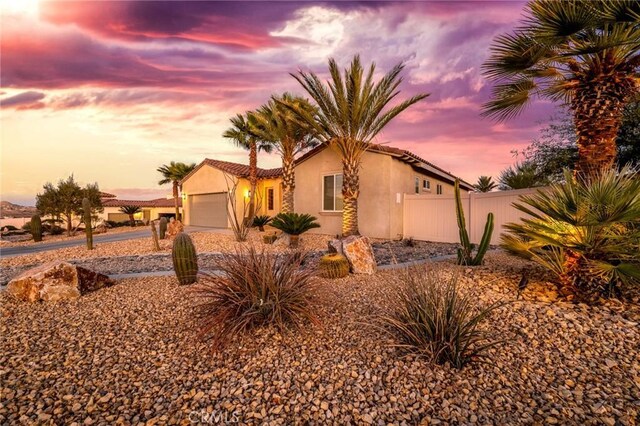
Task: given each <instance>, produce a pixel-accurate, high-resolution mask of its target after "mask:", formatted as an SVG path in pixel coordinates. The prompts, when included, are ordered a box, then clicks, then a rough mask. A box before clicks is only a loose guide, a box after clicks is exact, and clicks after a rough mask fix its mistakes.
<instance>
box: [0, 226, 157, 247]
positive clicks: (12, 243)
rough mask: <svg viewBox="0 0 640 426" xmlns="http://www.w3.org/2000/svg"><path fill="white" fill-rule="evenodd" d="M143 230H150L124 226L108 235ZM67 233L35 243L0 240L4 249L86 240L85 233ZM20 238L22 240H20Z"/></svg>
mask: <svg viewBox="0 0 640 426" xmlns="http://www.w3.org/2000/svg"><path fill="white" fill-rule="evenodd" d="M141 229H150V228H149V227H147V226H144V227H143V226H137V227H135V228H133V227H130V226H122V227H119V228H111V229H109V230H108V231H107V234H122V233H125V232H133V231H140V230H141ZM66 232H67V231H66V230H65V233H64V234H60V235H48V234H47V235H43V236H42V241H38V242H35V241H33V239H32V237H31V236H29V235H26V236H25V235H16V236H15V237H16V238H14V237H5V238H3V239H2V240H0V241H1V242H2V247H19V246H29V245H35V244H43V243H51V242H54V241H68V240H84V239H86V238H87V237H86V235H85V233H84V231H77V232H76V235H73V236H71V237H67V233H66ZM149 232H151V231H149ZM94 235H104V234H94ZM18 237H20V238H18ZM23 238H29V239H28V240H27V241H20V239H23ZM13 240H17V241H13Z"/></svg>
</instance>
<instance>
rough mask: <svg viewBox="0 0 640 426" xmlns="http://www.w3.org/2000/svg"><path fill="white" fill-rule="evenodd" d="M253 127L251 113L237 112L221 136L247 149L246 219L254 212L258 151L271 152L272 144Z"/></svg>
mask: <svg viewBox="0 0 640 426" xmlns="http://www.w3.org/2000/svg"><path fill="white" fill-rule="evenodd" d="M252 128H255V118H254V116H253V114H251V113H250V112H247V114H246V117H245V116H244V115H241V114H238V115H236V116H235V117H233V118H231V127H230V128H228V129H227V130H225V132H224V133H223V134H222V136H223V137H225V138H227V139H231V140H232V141H233V142H234V143H235V144H236V145H237V146H239V147H241V148H244V149H246V150H248V151H249V184H250V185H251V194H250V195H249V216H248V218H247V219H248V220H252V218H253V217H254V216H255V214H256V187H257V185H258V151H264V152H271V150H272V146H271V144H270V143H268V142H267V141H264V140H262V139H260V138H258V136H257V135H256V134H255V133H254V132H252V131H251V129H252Z"/></svg>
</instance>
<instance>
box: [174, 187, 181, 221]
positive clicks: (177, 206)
mask: <svg viewBox="0 0 640 426" xmlns="http://www.w3.org/2000/svg"><path fill="white" fill-rule="evenodd" d="M179 196H180V194H179V193H178V181H177V180H174V181H173V203H174V205H175V207H176V220H180V205H179V204H178V203H179V201H178V200H179Z"/></svg>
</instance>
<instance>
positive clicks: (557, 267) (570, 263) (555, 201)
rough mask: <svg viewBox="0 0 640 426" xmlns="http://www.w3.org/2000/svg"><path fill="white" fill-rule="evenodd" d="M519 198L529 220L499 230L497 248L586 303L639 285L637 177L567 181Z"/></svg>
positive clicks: (610, 174)
mask: <svg viewBox="0 0 640 426" xmlns="http://www.w3.org/2000/svg"><path fill="white" fill-rule="evenodd" d="M565 180H566V181H565V182H564V183H558V184H553V185H551V186H550V187H549V189H548V190H545V191H538V192H537V193H536V194H533V195H528V196H521V197H520V201H519V202H518V203H514V207H516V208H517V209H518V210H520V211H522V212H524V213H526V214H527V215H529V216H530V217H529V218H527V219H523V221H522V223H511V224H507V225H506V226H505V227H506V228H507V229H508V230H509V231H510V233H509V234H506V235H503V239H502V245H503V247H504V248H506V249H507V250H509V251H511V252H514V253H516V254H520V255H523V256H525V257H528V258H530V259H532V260H534V261H536V262H538V263H540V264H541V265H543V266H545V267H546V268H548V269H550V270H551V271H552V272H554V273H556V274H557V276H558V278H559V282H560V285H561V287H562V288H563V289H564V290H565V291H566V292H567V293H568V294H574V295H576V296H578V297H580V298H584V299H587V300H588V299H590V298H592V297H594V296H598V295H608V294H611V293H612V292H614V293H615V292H616V291H618V290H619V289H620V288H621V286H622V285H624V284H627V285H628V284H633V283H635V284H638V283H640V255H639V253H640V176H639V175H638V173H637V172H634V171H632V170H630V169H629V168H623V169H622V170H621V171H620V172H619V173H618V172H617V171H616V170H611V169H610V170H607V171H604V172H601V173H598V174H595V175H591V176H590V179H589V180H587V179H581V178H580V177H578V178H575V179H574V178H572V177H571V173H570V172H568V171H565Z"/></svg>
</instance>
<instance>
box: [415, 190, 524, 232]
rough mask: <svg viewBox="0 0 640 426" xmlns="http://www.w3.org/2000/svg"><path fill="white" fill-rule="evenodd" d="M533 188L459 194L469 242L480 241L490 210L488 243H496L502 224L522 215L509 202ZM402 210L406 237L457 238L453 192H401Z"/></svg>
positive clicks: (502, 227) (502, 230) (516, 220)
mask: <svg viewBox="0 0 640 426" xmlns="http://www.w3.org/2000/svg"><path fill="white" fill-rule="evenodd" d="M535 191H536V190H535V189H519V190H514V191H497V192H487V193H471V194H463V195H462V205H463V210H464V213H465V218H466V222H467V230H468V231H469V238H470V239H471V242H473V243H479V242H480V239H481V238H482V232H483V231H484V225H485V223H486V221H487V214H488V213H489V212H492V213H493V216H494V231H493V235H492V237H491V244H498V243H499V242H500V234H501V233H502V232H504V225H505V224H506V223H509V222H518V221H520V220H521V218H522V217H524V216H526V215H525V214H524V213H522V212H520V211H519V210H517V209H515V208H514V207H513V206H512V205H511V204H512V203H513V202H514V201H517V200H518V197H519V196H520V195H524V194H531V193H534V192H535ZM403 210H404V230H403V234H404V236H405V237H406V238H408V237H412V238H414V239H416V240H424V241H435V242H443V243H456V242H459V241H460V239H459V235H458V224H457V222H456V207H455V198H454V197H453V195H405V196H404V209H403Z"/></svg>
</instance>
